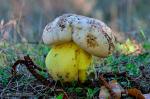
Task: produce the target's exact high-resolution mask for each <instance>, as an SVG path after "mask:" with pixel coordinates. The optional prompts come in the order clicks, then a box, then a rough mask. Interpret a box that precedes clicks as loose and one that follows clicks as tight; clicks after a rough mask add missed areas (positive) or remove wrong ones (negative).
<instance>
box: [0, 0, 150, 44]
mask: <svg viewBox="0 0 150 99" xmlns="http://www.w3.org/2000/svg"><path fill="white" fill-rule="evenodd" d="M149 5H150V1H149V0H0V41H3V40H8V41H11V42H15V43H16V42H18V41H19V42H20V41H21V42H31V43H37V42H41V41H42V40H41V35H42V31H43V29H44V27H45V25H46V24H47V23H49V22H50V21H52V20H53V19H54V18H56V17H57V16H60V15H62V14H64V13H76V14H81V15H85V16H89V17H94V18H97V19H100V20H102V21H104V22H105V23H107V24H108V25H109V26H110V27H111V28H112V29H113V30H114V31H115V32H116V35H117V36H119V37H118V39H119V40H120V41H122V40H123V39H124V37H125V36H126V35H127V36H131V37H133V38H134V37H136V36H137V35H141V30H142V31H144V35H146V36H145V37H146V38H147V39H148V41H150V40H149V36H150V35H149V32H150V29H149V25H150V13H148V12H149V9H150V6H149ZM122 35H123V36H122ZM136 39H138V38H137V37H136Z"/></svg>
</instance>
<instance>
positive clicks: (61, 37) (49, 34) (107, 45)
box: [42, 14, 115, 57]
mask: <svg viewBox="0 0 150 99" xmlns="http://www.w3.org/2000/svg"><path fill="white" fill-rule="evenodd" d="M42 38H43V41H44V43H45V44H49V45H53V44H60V43H65V42H69V41H73V42H75V43H76V44H77V45H78V46H79V47H80V48H82V49H84V50H85V51H87V52H88V53H90V54H92V55H95V56H99V57H106V56H108V55H109V54H110V53H111V52H112V51H113V50H114V45H115V37H114V35H113V32H112V30H111V29H110V28H109V27H108V26H107V25H106V24H105V23H103V22H102V21H100V20H97V19H94V18H89V17H85V16H81V15H76V14H64V15H62V16H60V17H57V18H56V19H55V20H54V21H53V22H51V23H49V24H48V25H47V26H46V27H45V29H44V32H43V36H42Z"/></svg>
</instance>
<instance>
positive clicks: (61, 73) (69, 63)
mask: <svg viewBox="0 0 150 99" xmlns="http://www.w3.org/2000/svg"><path fill="white" fill-rule="evenodd" d="M45 62H46V67H47V69H48V72H49V74H50V75H51V76H52V77H53V79H54V80H60V81H62V82H72V81H77V80H79V81H80V82H84V81H85V80H86V79H87V70H88V68H89V67H90V65H91V63H92V55H90V54H89V53H87V52H85V51H84V50H82V49H81V48H79V47H78V46H77V45H76V44H75V43H73V42H67V43H64V44H59V45H55V46H53V47H52V49H51V50H50V52H49V53H48V55H47V57H46V61H45Z"/></svg>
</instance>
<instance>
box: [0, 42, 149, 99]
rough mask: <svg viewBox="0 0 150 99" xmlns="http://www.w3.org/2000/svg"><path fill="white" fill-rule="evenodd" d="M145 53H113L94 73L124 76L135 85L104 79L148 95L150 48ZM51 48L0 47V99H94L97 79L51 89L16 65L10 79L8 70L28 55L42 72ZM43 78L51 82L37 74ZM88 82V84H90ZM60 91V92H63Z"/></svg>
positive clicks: (119, 79)
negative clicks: (13, 74) (15, 73)
mask: <svg viewBox="0 0 150 99" xmlns="http://www.w3.org/2000/svg"><path fill="white" fill-rule="evenodd" d="M143 49H144V51H142V52H141V53H139V54H137V55H133V54H129V55H125V54H120V53H119V54H118V53H117V52H115V53H114V54H112V55H110V56H109V57H107V58H105V59H102V60H99V59H97V60H95V71H94V73H95V72H98V73H102V74H107V73H110V72H111V73H114V74H116V73H122V72H126V74H127V76H129V77H131V78H132V79H135V82H136V84H135V83H133V81H131V80H130V79H128V78H127V77H124V76H117V75H115V76H113V77H111V76H106V77H105V79H106V81H111V80H117V82H118V83H119V84H120V85H121V86H122V87H123V88H124V89H129V88H134V87H135V88H137V89H139V90H140V91H141V92H142V93H143V94H148V93H150V52H149V50H150V47H149V46H145V45H144V47H143ZM49 50H50V48H48V47H47V46H45V45H43V44H28V43H18V44H11V43H8V42H3V43H0V97H1V98H4V97H5V98H11V97H12V98H16V99H20V98H26V99H37V98H40V97H45V98H57V99H61V98H62V97H63V96H64V94H67V95H68V97H71V98H74V99H77V98H81V99H85V98H86V99H92V98H93V99H97V98H98V96H99V91H100V90H101V83H100V82H99V78H98V77H95V76H93V75H90V76H92V77H94V78H92V77H91V79H90V77H89V80H90V81H91V82H93V83H94V84H93V83H92V84H93V85H92V84H91V83H86V84H81V85H79V84H78V82H73V83H71V84H69V85H68V84H62V83H60V82H55V83H53V85H52V86H51V87H48V86H44V85H43V84H42V83H41V82H40V81H39V80H37V79H36V78H35V77H34V76H33V75H32V74H31V73H30V72H29V71H28V70H27V68H26V67H25V66H24V65H18V67H17V72H18V75H17V76H15V77H13V76H12V73H11V70H12V66H13V64H14V63H15V62H16V61H17V60H18V59H23V57H24V56H26V55H29V56H30V57H31V59H32V61H33V62H34V63H35V64H37V65H38V66H40V67H41V68H43V69H45V68H46V67H45V57H46V55H47V53H48V52H49ZM39 73H40V74H41V75H43V76H44V77H45V78H48V79H49V80H51V81H53V80H52V79H51V78H50V77H49V75H48V74H47V73H45V72H43V71H40V72H39ZM90 81H89V82H90ZM57 89H60V91H56V90H57ZM62 90H63V92H62ZM124 98H125V99H132V97H127V96H124Z"/></svg>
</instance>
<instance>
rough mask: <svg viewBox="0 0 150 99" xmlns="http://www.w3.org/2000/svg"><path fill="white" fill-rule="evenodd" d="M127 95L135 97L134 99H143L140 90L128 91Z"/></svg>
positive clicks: (132, 89)
mask: <svg viewBox="0 0 150 99" xmlns="http://www.w3.org/2000/svg"><path fill="white" fill-rule="evenodd" d="M127 91H128V95H130V96H133V97H135V98H136V99H145V98H144V96H143V94H142V93H141V91H140V90H138V89H136V88H131V89H128V90H127Z"/></svg>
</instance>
